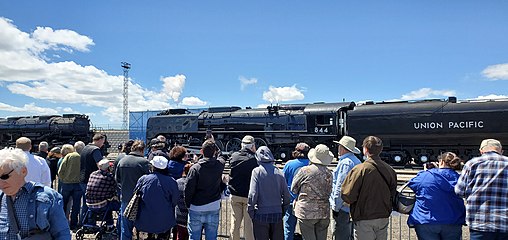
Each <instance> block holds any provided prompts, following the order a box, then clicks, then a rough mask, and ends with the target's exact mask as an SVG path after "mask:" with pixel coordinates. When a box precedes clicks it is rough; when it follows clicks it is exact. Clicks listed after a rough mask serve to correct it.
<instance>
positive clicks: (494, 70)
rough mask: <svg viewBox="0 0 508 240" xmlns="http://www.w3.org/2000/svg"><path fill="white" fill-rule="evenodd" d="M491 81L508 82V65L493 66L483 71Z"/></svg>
mask: <svg viewBox="0 0 508 240" xmlns="http://www.w3.org/2000/svg"><path fill="white" fill-rule="evenodd" d="M482 74H483V76H485V77H487V78H489V79H490V80H493V81H495V80H508V63H503V64H496V65H491V66H488V67H487V68H485V69H484V70H483V71H482Z"/></svg>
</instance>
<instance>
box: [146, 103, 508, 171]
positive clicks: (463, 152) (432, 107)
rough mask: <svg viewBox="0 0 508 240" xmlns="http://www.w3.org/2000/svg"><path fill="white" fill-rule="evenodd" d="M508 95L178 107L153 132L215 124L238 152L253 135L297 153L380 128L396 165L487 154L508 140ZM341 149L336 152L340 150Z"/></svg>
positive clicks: (196, 133)
mask: <svg viewBox="0 0 508 240" xmlns="http://www.w3.org/2000/svg"><path fill="white" fill-rule="evenodd" d="M505 119H508V101H499V100H498V101H460V102H458V101H457V99H456V98H455V97H450V98H448V99H447V100H422V101H412V102H409V101H403V102H380V103H374V102H367V103H364V104H361V105H356V104H355V103H354V102H349V103H348V102H344V103H314V104H290V105H279V106H269V107H267V108H256V109H250V108H247V109H241V108H239V107H226V108H209V109H208V110H204V111H202V112H200V113H190V112H188V111H187V110H185V109H170V110H167V111H164V112H162V113H160V114H159V115H158V116H154V117H151V118H149V120H148V123H147V139H152V138H154V137H156V136H157V135H160V134H162V135H164V136H166V138H167V139H168V141H169V142H170V143H171V144H182V145H184V146H189V147H192V146H195V147H198V146H200V144H201V143H202V141H203V137H204V135H205V132H206V131H207V130H212V131H213V133H214V136H215V140H216V143H217V145H218V146H219V148H221V150H222V151H225V152H228V153H230V152H232V151H237V150H239V148H240V144H241V138H242V137H243V136H244V135H246V134H249V135H252V136H253V137H254V138H255V140H256V143H257V146H262V145H266V146H269V147H270V148H271V149H272V151H273V152H274V154H275V155H276V158H279V159H282V160H288V159H290V157H291V156H290V155H291V152H292V150H293V148H294V146H295V144H296V143H298V142H306V143H308V144H309V145H311V146H315V145H317V144H319V143H324V144H327V145H328V146H330V148H331V149H335V151H336V149H337V146H336V144H335V143H333V140H338V139H340V138H341V137H342V136H343V135H349V136H352V137H354V138H355V139H357V141H359V142H361V140H363V138H365V137H366V136H368V135H376V136H378V137H380V138H381V139H382V140H383V142H384V146H385V147H384V151H383V153H382V156H381V157H382V158H383V159H384V160H385V161H387V162H389V163H391V164H394V165H405V164H407V163H410V162H415V163H417V164H422V163H425V162H428V161H436V159H437V156H438V155H439V154H440V153H442V152H445V151H452V152H455V153H457V154H458V155H459V156H461V158H462V159H466V160H467V159H470V158H472V157H474V156H478V155H479V150H478V146H479V144H480V142H481V140H482V139H484V138H496V139H499V140H500V141H501V142H508V121H505ZM335 153H336V152H335Z"/></svg>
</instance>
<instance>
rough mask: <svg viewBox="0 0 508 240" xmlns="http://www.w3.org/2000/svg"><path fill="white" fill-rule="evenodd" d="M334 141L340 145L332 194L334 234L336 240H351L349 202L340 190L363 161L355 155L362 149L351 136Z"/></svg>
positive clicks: (351, 228) (351, 227)
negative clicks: (347, 177)
mask: <svg viewBox="0 0 508 240" xmlns="http://www.w3.org/2000/svg"><path fill="white" fill-rule="evenodd" d="M333 142H334V143H337V144H338V145H339V146H338V147H339V149H338V154H339V159H338V161H339V163H338V164H337V167H336V168H335V170H334V171H333V187H332V195H331V196H330V205H331V208H332V215H333V220H334V224H333V226H332V229H333V236H334V239H335V240H349V239H352V230H353V226H352V224H351V220H350V218H349V211H350V210H349V204H347V203H345V202H344V201H342V198H341V196H340V190H341V188H342V183H343V182H344V179H345V178H346V176H347V174H348V173H349V172H350V171H351V169H353V167H354V166H356V165H358V164H360V163H361V162H360V160H358V158H357V157H356V156H355V154H360V149H358V148H357V147H356V140H355V139H354V138H352V137H350V136H344V137H342V138H341V139H340V141H333Z"/></svg>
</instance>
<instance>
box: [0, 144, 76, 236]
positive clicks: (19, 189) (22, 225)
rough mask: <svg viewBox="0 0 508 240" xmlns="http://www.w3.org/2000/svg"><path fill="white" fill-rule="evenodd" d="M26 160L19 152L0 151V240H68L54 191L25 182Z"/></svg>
mask: <svg viewBox="0 0 508 240" xmlns="http://www.w3.org/2000/svg"><path fill="white" fill-rule="evenodd" d="M27 164H28V157H27V155H26V154H25V153H24V152H23V151H22V150H20V149H12V148H5V149H2V150H0V190H1V193H0V204H1V205H0V206H1V210H0V239H25V238H26V237H28V236H30V235H34V234H37V235H38V236H37V237H40V238H38V239H57V240H64V239H65V240H70V239H71V235H70V230H69V224H68V222H67V218H66V217H65V213H64V210H63V206H62V196H61V195H60V194H59V193H57V192H56V191H55V190H53V189H51V188H49V187H47V186H44V185H42V184H41V183H35V182H32V181H26V176H27V174H28V170H27Z"/></svg>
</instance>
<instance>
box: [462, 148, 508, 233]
mask: <svg viewBox="0 0 508 240" xmlns="http://www.w3.org/2000/svg"><path fill="white" fill-rule="evenodd" d="M455 193H457V195H459V196H461V197H465V198H466V202H467V204H466V213H467V218H466V219H467V223H468V225H469V227H470V228H471V229H473V230H476V231H482V232H508V214H507V212H508V157H506V156H503V155H501V154H498V153H496V152H488V153H484V154H483V155H482V156H480V157H477V158H473V159H471V160H469V161H468V162H467V163H466V165H465V166H464V169H463V170H462V173H461V175H460V178H459V180H458V182H457V185H455Z"/></svg>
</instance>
